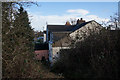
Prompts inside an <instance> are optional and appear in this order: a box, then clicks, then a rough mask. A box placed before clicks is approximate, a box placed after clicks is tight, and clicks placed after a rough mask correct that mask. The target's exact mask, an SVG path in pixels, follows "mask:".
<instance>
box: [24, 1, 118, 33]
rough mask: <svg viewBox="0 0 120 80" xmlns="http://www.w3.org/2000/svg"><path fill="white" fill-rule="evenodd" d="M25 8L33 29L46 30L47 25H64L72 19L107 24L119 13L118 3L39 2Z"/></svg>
mask: <svg viewBox="0 0 120 80" xmlns="http://www.w3.org/2000/svg"><path fill="white" fill-rule="evenodd" d="M37 4H38V6H36V5H32V6H30V7H27V8H25V9H26V10H27V11H28V14H29V19H30V22H31V26H32V28H34V30H37V31H41V30H45V29H46V25H47V24H49V25H64V24H65V23H66V21H70V20H71V19H73V20H74V19H76V20H77V19H80V18H83V19H84V20H86V21H90V20H96V21H97V22H98V23H102V21H104V22H107V21H109V20H110V16H113V15H114V14H115V13H116V12H117V11H118V3H117V2H38V3H37Z"/></svg>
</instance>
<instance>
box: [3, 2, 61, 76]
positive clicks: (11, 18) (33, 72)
mask: <svg viewBox="0 0 120 80" xmlns="http://www.w3.org/2000/svg"><path fill="white" fill-rule="evenodd" d="M24 4H26V3H24ZM27 4H28V3H27ZM2 36H3V37H2V47H3V51H2V78H44V77H45V78H58V77H59V76H57V75H55V74H53V73H50V72H49V70H48V69H45V68H43V67H42V65H41V63H38V62H37V61H35V60H34V59H33V58H34V44H33V38H34V33H33V29H32V28H31V26H30V22H29V18H28V14H27V11H25V10H24V8H23V3H13V2H3V3H2Z"/></svg>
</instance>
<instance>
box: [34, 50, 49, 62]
mask: <svg viewBox="0 0 120 80" xmlns="http://www.w3.org/2000/svg"><path fill="white" fill-rule="evenodd" d="M48 53H49V51H48V50H36V51H35V59H37V60H42V57H45V59H46V60H48Z"/></svg>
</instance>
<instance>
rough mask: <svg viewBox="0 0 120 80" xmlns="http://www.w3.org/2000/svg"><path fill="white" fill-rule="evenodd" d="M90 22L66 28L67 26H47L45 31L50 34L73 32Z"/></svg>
mask: <svg viewBox="0 0 120 80" xmlns="http://www.w3.org/2000/svg"><path fill="white" fill-rule="evenodd" d="M90 22H92V21H89V22H84V23H81V24H78V25H69V26H67V25H47V29H48V30H49V31H51V32H63V31H75V30H77V29H79V28H81V27H83V26H85V25H86V24H88V23H90Z"/></svg>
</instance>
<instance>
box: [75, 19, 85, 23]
mask: <svg viewBox="0 0 120 80" xmlns="http://www.w3.org/2000/svg"><path fill="white" fill-rule="evenodd" d="M84 22H85V20H83V18H80V20H79V19H78V20H77V24H82V23H84Z"/></svg>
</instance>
